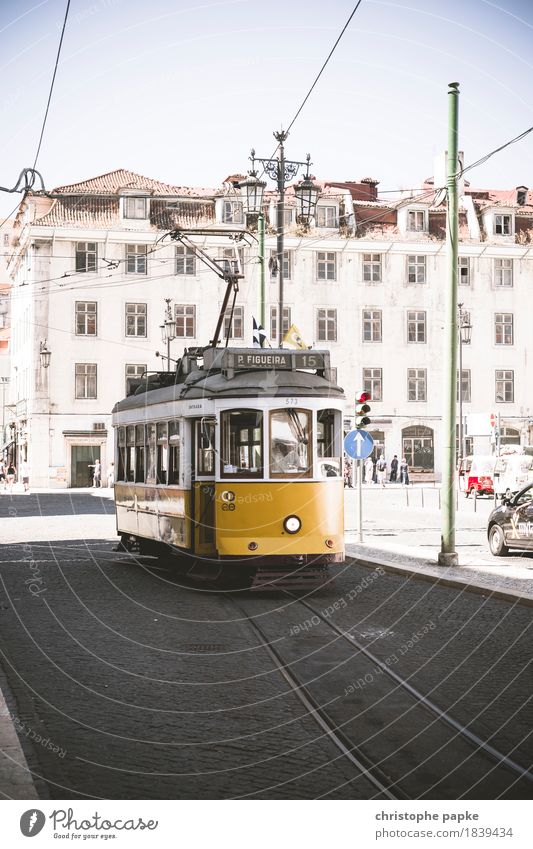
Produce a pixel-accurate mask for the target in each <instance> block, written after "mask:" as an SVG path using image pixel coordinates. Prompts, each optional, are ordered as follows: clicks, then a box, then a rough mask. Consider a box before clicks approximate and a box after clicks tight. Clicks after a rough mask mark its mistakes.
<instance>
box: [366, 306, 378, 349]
mask: <svg viewBox="0 0 533 849" xmlns="http://www.w3.org/2000/svg"><path fill="white" fill-rule="evenodd" d="M381 341H382V340H381V310H363V342H381Z"/></svg>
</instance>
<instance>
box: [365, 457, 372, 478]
mask: <svg viewBox="0 0 533 849" xmlns="http://www.w3.org/2000/svg"><path fill="white" fill-rule="evenodd" d="M373 477H374V461H373V460H372V457H367V458H366V460H365V483H372V479H373Z"/></svg>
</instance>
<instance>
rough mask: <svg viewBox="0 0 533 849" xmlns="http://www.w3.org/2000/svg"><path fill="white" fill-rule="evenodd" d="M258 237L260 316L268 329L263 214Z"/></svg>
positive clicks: (260, 218)
mask: <svg viewBox="0 0 533 849" xmlns="http://www.w3.org/2000/svg"><path fill="white" fill-rule="evenodd" d="M257 236H258V239H259V251H258V259H259V287H260V297H261V304H260V310H259V314H260V316H261V319H260V320H261V326H262V327H263V328H265V327H266V306H265V216H264V215H263V213H262V212H260V213H259V215H258V217H257Z"/></svg>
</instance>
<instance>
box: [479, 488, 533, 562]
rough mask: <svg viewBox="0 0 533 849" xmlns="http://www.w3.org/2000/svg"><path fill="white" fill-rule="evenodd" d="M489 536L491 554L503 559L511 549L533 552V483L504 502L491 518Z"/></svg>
mask: <svg viewBox="0 0 533 849" xmlns="http://www.w3.org/2000/svg"><path fill="white" fill-rule="evenodd" d="M487 536H488V540H489V548H490V550H491V553H492V554H494V555H495V556H496V557H502V556H504V555H506V554H508V553H509V549H510V548H521V549H525V550H526V551H533V483H529V484H528V485H527V486H525V487H524V488H523V489H521V490H520V492H517V493H516V495H513V496H512V497H511V498H506V497H505V496H504V498H503V502H502V504H501V505H500V506H499V507H496V509H495V510H493V511H492V513H491V514H490V516H489V520H488V524H487Z"/></svg>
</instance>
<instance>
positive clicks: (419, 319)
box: [407, 310, 427, 342]
mask: <svg viewBox="0 0 533 849" xmlns="http://www.w3.org/2000/svg"><path fill="white" fill-rule="evenodd" d="M407 341H408V342H426V341H427V339H426V313H425V311H424V310H408V311H407Z"/></svg>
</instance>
